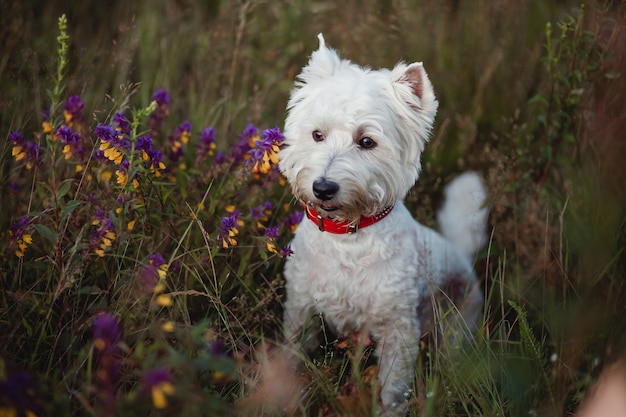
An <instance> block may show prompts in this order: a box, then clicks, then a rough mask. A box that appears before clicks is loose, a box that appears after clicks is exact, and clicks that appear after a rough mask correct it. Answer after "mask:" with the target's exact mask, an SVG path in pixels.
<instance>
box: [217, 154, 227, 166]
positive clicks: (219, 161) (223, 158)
mask: <svg viewBox="0 0 626 417" xmlns="http://www.w3.org/2000/svg"><path fill="white" fill-rule="evenodd" d="M224 162H226V154H224V152H222V151H218V152H217V154H216V155H215V165H222V164H223V163H224Z"/></svg>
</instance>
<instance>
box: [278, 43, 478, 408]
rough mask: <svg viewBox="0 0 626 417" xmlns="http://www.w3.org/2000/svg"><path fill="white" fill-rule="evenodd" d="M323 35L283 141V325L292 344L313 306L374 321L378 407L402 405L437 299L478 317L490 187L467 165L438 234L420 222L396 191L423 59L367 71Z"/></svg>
mask: <svg viewBox="0 0 626 417" xmlns="http://www.w3.org/2000/svg"><path fill="white" fill-rule="evenodd" d="M318 38H319V41H320V47H319V49H318V50H317V51H315V52H313V54H312V56H311V59H310V61H309V63H308V64H307V66H306V67H304V69H303V70H302V73H301V74H300V75H299V77H298V82H297V83H296V87H295V89H294V90H293V92H292V94H291V98H290V100H289V105H288V116H287V119H286V122H285V131H284V133H285V138H286V140H285V144H286V147H285V148H284V149H283V150H282V151H281V153H280V157H281V160H280V169H281V171H282V172H283V173H284V175H285V176H286V177H287V179H288V180H289V182H290V184H291V186H292V190H293V193H294V194H295V196H296V197H297V199H298V200H299V201H300V202H301V203H302V204H303V205H304V207H305V210H306V212H307V216H306V217H307V218H305V219H304V220H303V221H302V223H301V224H300V226H299V227H298V229H297V231H296V234H295V238H294V240H293V242H292V244H291V248H292V250H293V255H292V256H291V257H290V258H289V259H288V260H287V263H286V266H285V278H286V281H287V283H286V289H287V300H286V303H285V317H284V331H285V336H286V337H287V338H289V339H290V340H291V341H293V342H294V343H296V347H297V346H300V344H305V345H307V344H311V343H314V339H309V340H303V339H304V338H305V337H304V336H303V335H304V334H305V332H303V327H304V325H305V323H307V321H308V320H309V319H310V318H311V317H312V316H313V315H316V314H322V316H323V318H324V320H325V322H326V323H327V324H328V325H329V326H331V328H333V329H334V330H335V331H337V332H338V333H340V334H341V333H346V332H351V331H358V332H367V333H369V334H370V335H371V336H372V337H373V339H374V341H376V343H377V345H376V346H377V347H376V355H377V357H378V361H379V373H378V377H379V380H380V382H381V384H382V388H381V398H382V406H383V412H384V413H385V414H389V415H398V414H402V413H405V412H406V410H405V409H404V405H403V400H404V399H405V398H406V397H407V395H408V393H409V392H410V390H411V387H412V384H413V379H414V375H415V374H414V363H415V360H416V358H417V355H418V351H419V339H420V337H421V335H422V334H423V333H424V332H425V331H427V330H429V328H426V326H427V324H426V323H431V321H432V319H433V317H434V318H435V319H437V317H436V315H435V316H433V312H432V310H433V308H435V307H436V306H437V305H439V304H436V303H434V302H433V300H435V299H439V300H441V299H444V300H446V301H448V302H449V305H451V306H452V307H451V308H450V310H449V311H448V312H447V313H451V314H447V316H450V317H456V320H453V321H456V325H455V326H452V328H454V329H455V331H459V330H465V331H468V330H470V331H471V330H473V329H474V328H475V327H474V326H475V322H476V320H477V316H478V314H479V311H480V309H481V306H482V300H483V298H482V293H481V291H480V289H479V286H478V284H477V281H476V276H475V274H474V272H473V269H472V261H473V258H474V255H475V253H476V251H477V250H478V249H480V248H481V247H482V246H483V245H484V244H485V240H486V236H485V228H486V221H487V214H488V213H487V209H486V208H484V207H483V206H484V202H485V191H484V188H483V186H482V183H481V181H480V179H479V177H478V176H477V175H476V174H473V173H467V174H464V175H462V176H461V177H459V178H458V179H457V180H455V181H454V182H453V183H452V184H451V185H449V186H448V188H447V190H446V203H445V204H444V207H443V209H442V210H441V211H440V212H439V216H438V217H439V223H440V225H441V229H442V233H443V236H441V235H439V234H438V233H437V232H435V231H433V230H431V229H429V228H426V227H425V226H422V225H420V224H419V223H417V222H415V220H413V218H412V216H411V214H410V213H409V211H408V210H407V209H406V207H405V206H404V204H403V203H402V200H403V198H404V197H405V196H406V194H407V193H408V191H409V189H410V188H411V187H412V186H413V185H414V183H415V181H416V180H417V178H418V175H419V173H420V168H421V164H420V155H421V153H422V151H423V149H424V144H425V143H426V142H427V140H428V136H429V134H430V131H431V128H432V126H433V120H434V117H435V113H436V112H437V105H438V103H437V100H436V99H435V95H434V92H433V88H432V85H431V83H430V81H429V79H428V76H427V75H426V72H425V71H424V68H423V66H422V64H421V63H414V64H410V65H406V64H404V63H399V64H398V65H397V66H396V67H395V68H393V69H392V70H387V69H381V70H377V71H374V70H370V69H368V68H362V67H359V66H357V65H355V64H353V63H351V62H350V61H347V60H342V59H340V58H339V56H338V54H337V53H336V51H334V50H332V49H329V48H327V47H326V45H325V43H324V38H323V37H322V35H321V34H320V35H319V36H318ZM443 291H446V292H447V293H446V294H447V295H444V296H443V298H442V296H441V294H443ZM444 313H446V312H443V313H442V314H444ZM446 320H447V319H446ZM459 324H464V326H458V325H459ZM431 325H432V323H431V324H428V326H429V327H430V326H431ZM446 329H447V331H448V332H451V329H449V328H448V326H446ZM445 331H446V330H444V332H445ZM444 336H445V337H447V338H454V339H455V340H458V338H457V336H458V334H454V335H451V334H449V333H445V334H444ZM312 340H313V341H312Z"/></svg>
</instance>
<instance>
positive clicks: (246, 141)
mask: <svg viewBox="0 0 626 417" xmlns="http://www.w3.org/2000/svg"><path fill="white" fill-rule="evenodd" d="M258 135H259V130H258V129H257V128H256V126H254V125H253V124H252V123H249V124H248V125H247V126H246V128H245V129H244V130H243V132H242V133H241V135H239V141H238V142H237V143H235V145H234V146H233V147H232V149H231V157H232V158H233V161H234V162H235V164H240V163H241V162H243V161H244V160H246V159H248V158H250V154H249V153H248V152H249V151H250V149H252V148H253V146H254V141H255V140H256V139H257V138H258Z"/></svg>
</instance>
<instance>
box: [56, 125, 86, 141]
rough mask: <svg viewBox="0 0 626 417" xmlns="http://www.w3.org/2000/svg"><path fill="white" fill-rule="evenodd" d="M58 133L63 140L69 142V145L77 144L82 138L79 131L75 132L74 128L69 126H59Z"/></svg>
mask: <svg viewBox="0 0 626 417" xmlns="http://www.w3.org/2000/svg"><path fill="white" fill-rule="evenodd" d="M56 135H57V136H58V137H59V139H61V142H63V143H67V144H68V145H75V144H77V143H78V141H80V140H81V139H82V138H81V136H80V135H79V134H78V133H76V132H74V130H72V129H71V128H69V127H68V126H61V127H59V129H58V130H57V133H56Z"/></svg>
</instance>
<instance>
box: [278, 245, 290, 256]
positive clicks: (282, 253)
mask: <svg viewBox="0 0 626 417" xmlns="http://www.w3.org/2000/svg"><path fill="white" fill-rule="evenodd" d="M277 255H278V257H279V258H283V259H284V258H288V257H290V256H291V255H293V251H292V250H291V246H285V247H283V248H281V249H280V250H279V251H278V253H277Z"/></svg>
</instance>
